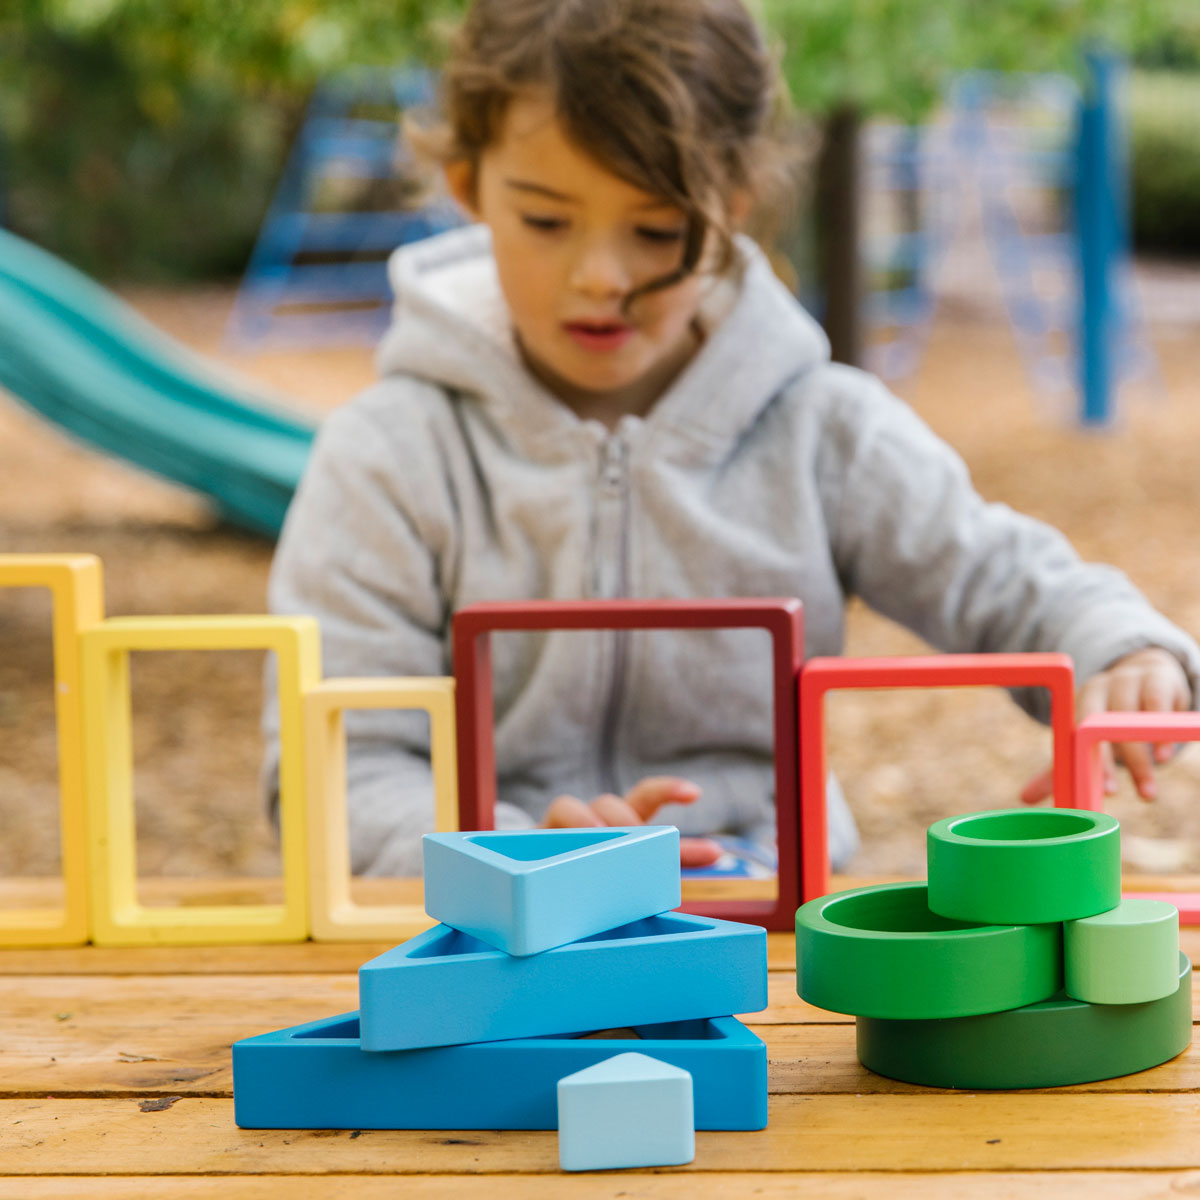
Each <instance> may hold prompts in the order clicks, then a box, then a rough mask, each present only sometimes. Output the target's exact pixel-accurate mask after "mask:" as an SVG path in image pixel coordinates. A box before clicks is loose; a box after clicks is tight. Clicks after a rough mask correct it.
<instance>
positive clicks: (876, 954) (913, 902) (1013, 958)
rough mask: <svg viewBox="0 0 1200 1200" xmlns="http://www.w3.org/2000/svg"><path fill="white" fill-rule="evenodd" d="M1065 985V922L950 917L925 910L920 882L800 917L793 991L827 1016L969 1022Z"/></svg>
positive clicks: (849, 895) (832, 899) (859, 891)
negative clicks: (1002, 923) (962, 1019)
mask: <svg viewBox="0 0 1200 1200" xmlns="http://www.w3.org/2000/svg"><path fill="white" fill-rule="evenodd" d="M1061 986H1062V926H1061V925H1007V926H999V925H979V924H976V923H974V922H968V921H955V920H947V919H946V918H945V917H939V916H938V915H937V914H936V913H932V912H930V910H929V906H928V904H927V903H926V894H925V884H924V883H887V884H880V885H877V886H875V887H864V888H854V889H852V890H851V891H847V892H837V893H834V894H833V895H830V896H819V897H818V898H817V899H816V900H810V901H809V902H808V903H807V904H805V905H803V906H802V907H801V908H800V909H799V910H798V911H797V913H796V991H797V992H798V993H799V994H800V995H801V996H802V997H803V998H804V999H805V1000H807V1001H808V1002H809V1003H810V1004H815V1005H817V1006H818V1007H819V1008H827V1009H830V1010H831V1011H833V1012H841V1013H851V1014H853V1015H854V1016H866V1017H890V1018H906V1019H908V1018H922V1017H965V1016H971V1015H973V1014H976V1013H991V1012H999V1011H1000V1010H1001V1009H1005V1008H1019V1007H1021V1005H1023V1004H1032V1003H1033V1002H1034V1001H1035V1000H1045V999H1048V998H1049V997H1050V996H1053V995H1054V993H1055V992H1057V991H1058V989H1059V988H1060V987H1061Z"/></svg>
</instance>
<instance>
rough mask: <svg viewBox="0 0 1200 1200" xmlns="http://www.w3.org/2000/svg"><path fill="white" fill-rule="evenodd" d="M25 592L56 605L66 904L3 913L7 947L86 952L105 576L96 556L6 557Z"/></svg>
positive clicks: (2, 938) (7, 571) (8, 582)
mask: <svg viewBox="0 0 1200 1200" xmlns="http://www.w3.org/2000/svg"><path fill="white" fill-rule="evenodd" d="M19 587H30V588H33V587H41V588H47V589H48V590H49V592H50V598H51V603H52V605H53V617H52V631H53V632H52V639H53V645H54V714H55V720H56V722H57V735H58V795H59V802H58V803H59V830H60V833H59V846H60V852H59V853H60V858H61V861H62V880H63V904H62V906H61V907H59V908H20V909H8V910H4V909H0V946H79V945H82V944H83V943H84V942H86V941H87V939H88V889H87V839H86V836H85V817H84V797H83V711H82V704H81V696H80V682H79V636H80V634H81V633H82V632H83V631H84V630H85V629H90V628H92V627H93V626H96V625H99V624H100V622H101V621H103V620H104V581H103V571H102V568H101V565H100V560H99V559H98V558H97V557H96V556H95V555H94V554H0V588H19Z"/></svg>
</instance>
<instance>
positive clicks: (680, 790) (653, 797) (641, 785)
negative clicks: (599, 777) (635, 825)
mask: <svg viewBox="0 0 1200 1200" xmlns="http://www.w3.org/2000/svg"><path fill="white" fill-rule="evenodd" d="M699 795H700V789H699V788H698V787H697V786H696V785H695V784H694V783H689V782H688V781H687V780H686V779H680V778H678V777H677V776H674V775H650V776H648V777H647V778H646V779H643V780H641V781H640V782H638V783H636V784H634V786H633V787H632V788H630V789H629V791H628V792H626V793H625V802H626V803H627V804H628V805H629V807H630V808H632V809H633V811H634V812H635V813H637V815H638V818H639V820H641V821H649V820H650V818H651V817H652V816H654V814H655V813H656V812H658V810H659V809H660V808H662V806H663V805H664V804H691V802H692V801H693V800H695V799H696V797H697V796H699Z"/></svg>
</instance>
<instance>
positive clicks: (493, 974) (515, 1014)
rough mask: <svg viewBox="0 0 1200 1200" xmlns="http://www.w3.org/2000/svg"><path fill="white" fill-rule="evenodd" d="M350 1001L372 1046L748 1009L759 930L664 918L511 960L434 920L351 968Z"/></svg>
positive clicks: (758, 999)
mask: <svg viewBox="0 0 1200 1200" xmlns="http://www.w3.org/2000/svg"><path fill="white" fill-rule="evenodd" d="M358 998H359V1008H360V1011H361V1014H362V1048H363V1049H364V1050H371V1051H377V1050H409V1049H415V1048H418V1047H422V1046H449V1045H456V1044H459V1043H465V1042H491V1041H498V1040H500V1039H502V1038H523V1037H539V1036H542V1035H545V1034H553V1033H565V1032H568V1031H570V1030H577V1029H611V1028H614V1027H617V1026H625V1025H647V1024H654V1023H658V1022H663V1021H686V1020H690V1019H693V1018H697V1017H721V1016H728V1015H729V1014H730V1013H749V1012H759V1011H760V1010H762V1009H764V1008H766V1006H767V935H766V932H765V931H764V930H763V929H761V928H760V927H759V926H757V925H741V924H738V923H736V922H733V921H720V920H717V919H716V918H715V917H696V916H690V915H687V914H684V913H676V912H672V913H663V914H661V915H660V916H657V917H647V918H646V919H644V920H641V921H634V922H632V923H631V924H629V925H622V926H621V927H620V928H619V929H610V930H608V931H607V932H605V933H599V934H595V935H593V936H592V937H589V938H584V939H583V940H582V941H578V942H572V943H570V944H569V945H566V946H557V947H555V948H554V949H553V950H546V951H545V952H544V953H542V954H533V955H530V956H528V957H522V958H516V957H513V956H512V955H508V954H505V953H504V952H503V951H502V950H495V949H493V948H492V947H491V946H489V945H487V944H486V943H484V942H481V941H479V940H478V939H477V938H473V937H471V936H470V935H469V934H465V933H462V932H460V931H459V930H456V929H451V928H450V927H449V926H447V925H437V926H435V927H434V928H433V929H428V930H426V931H425V932H424V933H422V934H419V935H418V936H417V937H415V938H412V939H411V940H410V941H407V942H405V943H403V944H402V945H400V946H397V947H396V948H395V949H394V950H389V951H388V952H387V953H386V954H381V955H380V956H379V957H378V958H374V959H372V960H371V961H370V962H368V963H365V964H364V965H363V966H362V967H360V968H359V972H358Z"/></svg>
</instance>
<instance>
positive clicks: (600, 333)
mask: <svg viewBox="0 0 1200 1200" xmlns="http://www.w3.org/2000/svg"><path fill="white" fill-rule="evenodd" d="M563 328H564V329H565V330H566V331H567V334H568V335H569V336H570V337H571V339H572V340H573V341H574V342H575V344H576V345H577V346H581V347H582V348H583V349H584V350H591V351H594V352H596V353H604V352H606V351H608V352H611V351H613V350H619V349H620V348H621V347H622V346H623V345H625V343H626V342H627V341H628V340H629V339H630V338H631V337H632V336H633V326H632V325H626V324H624V323H623V322H621V321H568V322H566V323H565V324H564V325H563Z"/></svg>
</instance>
